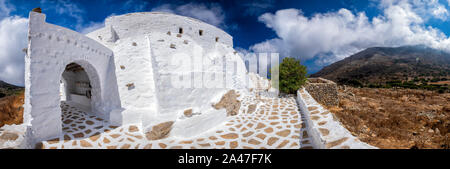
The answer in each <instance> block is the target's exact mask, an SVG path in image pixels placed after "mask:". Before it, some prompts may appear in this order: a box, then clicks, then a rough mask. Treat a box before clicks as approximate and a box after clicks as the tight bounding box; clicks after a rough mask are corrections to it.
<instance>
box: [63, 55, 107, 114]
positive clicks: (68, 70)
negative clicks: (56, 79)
mask: <svg viewBox="0 0 450 169" xmlns="http://www.w3.org/2000/svg"><path fill="white" fill-rule="evenodd" d="M61 81H64V89H63V90H64V91H65V97H66V100H65V102H66V104H71V105H72V106H75V107H77V108H78V109H81V110H83V111H85V112H88V113H90V114H92V115H97V116H103V113H101V112H99V111H101V107H99V106H101V102H102V96H101V92H102V89H101V84H100V79H99V76H98V74H97V71H96V70H95V68H94V67H93V66H92V65H91V64H89V63H88V62H87V61H82V60H80V61H74V62H71V63H69V64H67V65H66V66H65V69H64V71H63V72H62V73H61ZM60 101H63V100H62V99H61V100H60ZM102 118H105V117H102Z"/></svg>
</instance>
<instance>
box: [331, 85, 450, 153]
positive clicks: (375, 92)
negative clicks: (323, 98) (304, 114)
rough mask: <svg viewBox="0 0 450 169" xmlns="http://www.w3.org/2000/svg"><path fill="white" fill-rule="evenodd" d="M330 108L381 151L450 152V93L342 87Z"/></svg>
mask: <svg viewBox="0 0 450 169" xmlns="http://www.w3.org/2000/svg"><path fill="white" fill-rule="evenodd" d="M339 99H340V101H339V106H336V107H328V109H329V110H330V111H331V112H333V113H334V114H335V115H336V116H337V117H338V119H339V121H340V122H341V123H342V124H343V125H344V126H345V127H346V128H347V129H348V130H349V131H350V132H351V133H352V134H353V135H355V136H357V137H358V138H359V139H360V140H362V141H364V142H366V143H369V144H371V145H373V146H377V147H379V148H395V149H396V148H400V149H409V148H419V149H427V148H433V149H448V148H450V132H449V129H450V93H443V94H439V93H437V92H432V91H424V90H412V89H371V88H352V87H347V86H345V87H344V86H340V87H339Z"/></svg>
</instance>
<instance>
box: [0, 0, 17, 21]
mask: <svg viewBox="0 0 450 169" xmlns="http://www.w3.org/2000/svg"><path fill="white" fill-rule="evenodd" d="M14 10H15V8H14V6H12V5H9V4H8V3H6V0H0V18H3V17H6V16H9V13H11V12H12V11H14Z"/></svg>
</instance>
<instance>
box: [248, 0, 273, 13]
mask: <svg viewBox="0 0 450 169" xmlns="http://www.w3.org/2000/svg"><path fill="white" fill-rule="evenodd" d="M242 6H243V7H244V8H245V10H244V15H250V16H257V15H260V14H261V13H263V12H264V11H265V10H267V9H270V8H273V7H274V6H275V0H252V1H244V2H243V4H242Z"/></svg>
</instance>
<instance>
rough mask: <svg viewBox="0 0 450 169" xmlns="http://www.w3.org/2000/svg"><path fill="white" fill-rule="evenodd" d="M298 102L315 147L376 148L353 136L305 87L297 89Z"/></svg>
mask: <svg viewBox="0 0 450 169" xmlns="http://www.w3.org/2000/svg"><path fill="white" fill-rule="evenodd" d="M297 102H298V106H299V108H300V110H301V113H302V116H304V117H305V119H306V128H307V131H308V134H309V135H310V137H311V138H312V142H313V146H314V148H318V149H328V148H330V149H346V148H350V149H376V148H377V147H374V146H371V145H369V144H367V143H364V142H362V141H360V140H359V139H358V138H356V137H355V136H353V135H352V134H351V133H350V132H349V131H348V130H347V129H346V128H345V127H343V126H342V125H341V123H340V122H339V121H338V120H337V119H335V118H334V116H333V114H332V113H331V112H330V111H328V110H327V109H326V108H324V107H322V106H321V105H320V104H319V103H317V102H316V101H315V100H314V98H313V97H312V96H311V95H310V94H309V93H308V92H307V91H306V90H305V89H304V88H302V89H300V90H298V91H297Z"/></svg>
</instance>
